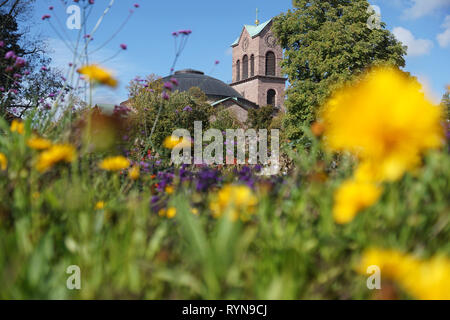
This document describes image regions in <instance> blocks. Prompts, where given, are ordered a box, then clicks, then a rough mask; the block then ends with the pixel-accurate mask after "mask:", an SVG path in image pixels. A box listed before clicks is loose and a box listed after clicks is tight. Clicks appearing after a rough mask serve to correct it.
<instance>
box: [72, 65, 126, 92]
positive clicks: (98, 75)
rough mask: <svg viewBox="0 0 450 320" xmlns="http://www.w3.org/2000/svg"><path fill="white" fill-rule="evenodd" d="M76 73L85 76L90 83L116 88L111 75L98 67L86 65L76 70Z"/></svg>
mask: <svg viewBox="0 0 450 320" xmlns="http://www.w3.org/2000/svg"><path fill="white" fill-rule="evenodd" d="M77 72H78V73H80V74H82V75H84V76H86V77H87V78H88V79H89V80H90V81H93V82H97V83H101V84H104V85H107V86H110V87H117V80H116V79H115V78H114V77H113V76H112V73H111V72H110V71H108V70H106V69H104V68H102V67H100V66H98V65H95V64H92V65H86V66H83V67H81V68H80V69H78V70H77Z"/></svg>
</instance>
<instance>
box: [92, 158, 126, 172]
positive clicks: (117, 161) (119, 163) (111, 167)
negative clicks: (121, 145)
mask: <svg viewBox="0 0 450 320" xmlns="http://www.w3.org/2000/svg"><path fill="white" fill-rule="evenodd" d="M99 166H100V168H101V169H103V170H106V171H120V170H124V169H126V168H128V167H129V166H130V160H128V159H127V158H125V157H122V156H118V157H109V158H106V159H104V160H103V161H101V162H100V164H99Z"/></svg>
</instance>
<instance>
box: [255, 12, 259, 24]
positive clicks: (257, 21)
mask: <svg viewBox="0 0 450 320" xmlns="http://www.w3.org/2000/svg"><path fill="white" fill-rule="evenodd" d="M255 24H256V26H259V20H258V8H256V21H255Z"/></svg>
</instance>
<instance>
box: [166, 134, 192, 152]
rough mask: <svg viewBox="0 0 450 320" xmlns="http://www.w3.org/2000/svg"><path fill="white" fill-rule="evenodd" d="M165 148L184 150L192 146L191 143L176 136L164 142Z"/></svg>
mask: <svg viewBox="0 0 450 320" xmlns="http://www.w3.org/2000/svg"><path fill="white" fill-rule="evenodd" d="M163 145H164V147H165V148H167V149H174V148H184V147H188V146H190V145H191V141H190V140H189V139H185V138H178V137H176V136H169V137H167V138H166V139H165V140H164V143H163Z"/></svg>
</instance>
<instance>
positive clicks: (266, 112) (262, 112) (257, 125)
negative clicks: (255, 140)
mask: <svg viewBox="0 0 450 320" xmlns="http://www.w3.org/2000/svg"><path fill="white" fill-rule="evenodd" d="M274 113H275V110H274V107H273V106H271V105H269V106H264V107H261V108H259V109H250V110H249V111H248V120H247V123H248V125H249V127H250V128H254V129H267V128H269V126H270V124H271V122H272V119H273V116H274Z"/></svg>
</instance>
